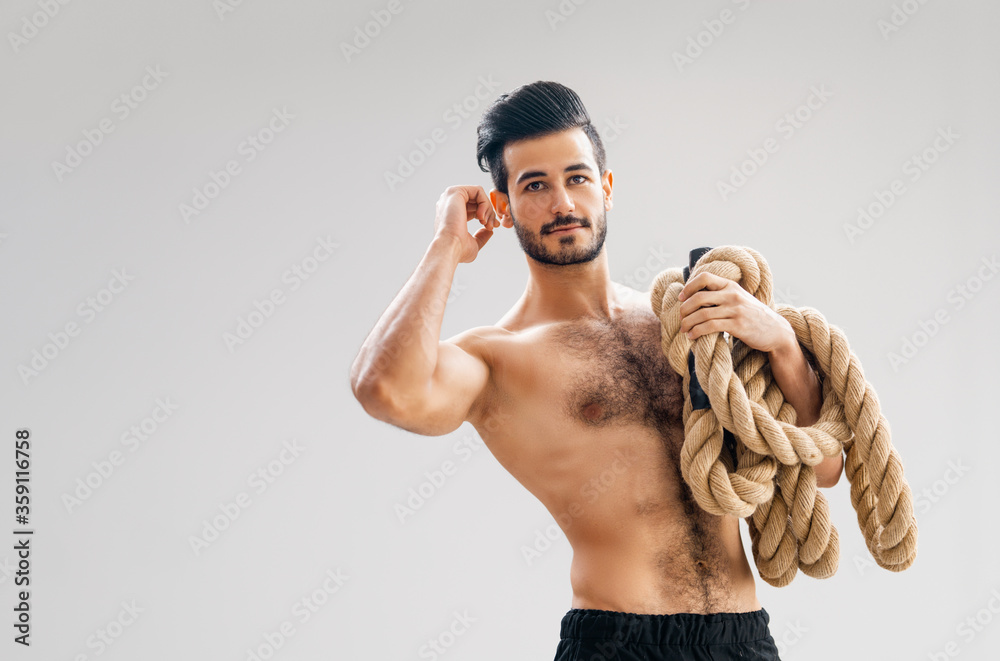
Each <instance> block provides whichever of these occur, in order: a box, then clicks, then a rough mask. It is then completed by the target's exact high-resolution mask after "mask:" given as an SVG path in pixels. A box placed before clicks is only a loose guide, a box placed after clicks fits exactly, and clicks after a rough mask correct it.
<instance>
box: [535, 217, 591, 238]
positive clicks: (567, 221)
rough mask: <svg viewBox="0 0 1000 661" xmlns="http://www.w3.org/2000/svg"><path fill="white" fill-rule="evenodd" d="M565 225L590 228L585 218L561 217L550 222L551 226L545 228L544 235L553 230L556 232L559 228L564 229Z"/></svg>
mask: <svg viewBox="0 0 1000 661" xmlns="http://www.w3.org/2000/svg"><path fill="white" fill-rule="evenodd" d="M567 225H579V226H580V227H590V222H589V221H588V220H587V219H586V218H577V217H576V216H563V217H562V218H559V219H557V220H554V221H552V224H551V225H549V226H548V227H546V228H545V230H544V232H543V233H544V234H548V233H549V232H551V231H553V230H557V229H559V228H560V227H566V226H567Z"/></svg>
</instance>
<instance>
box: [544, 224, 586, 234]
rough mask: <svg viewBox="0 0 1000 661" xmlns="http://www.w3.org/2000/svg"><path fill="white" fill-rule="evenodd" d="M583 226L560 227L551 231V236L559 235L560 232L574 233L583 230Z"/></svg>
mask: <svg viewBox="0 0 1000 661" xmlns="http://www.w3.org/2000/svg"><path fill="white" fill-rule="evenodd" d="M582 227H583V225H569V226H566V227H559V228H556V229H554V230H549V234H559V233H560V232H572V231H573V230H578V229H581V228H582Z"/></svg>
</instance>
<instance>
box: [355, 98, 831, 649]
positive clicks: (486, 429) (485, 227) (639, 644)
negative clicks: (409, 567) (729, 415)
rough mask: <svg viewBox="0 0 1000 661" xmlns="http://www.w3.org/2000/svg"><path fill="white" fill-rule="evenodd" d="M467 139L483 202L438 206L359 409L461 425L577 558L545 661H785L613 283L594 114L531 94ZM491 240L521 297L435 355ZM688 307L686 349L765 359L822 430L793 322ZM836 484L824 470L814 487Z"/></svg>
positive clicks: (470, 199)
mask: <svg viewBox="0 0 1000 661" xmlns="http://www.w3.org/2000/svg"><path fill="white" fill-rule="evenodd" d="M478 135H479V139H478V146H477V156H478V158H479V163H480V167H481V168H483V170H484V171H488V172H490V174H491V176H492V179H493V184H494V187H495V188H494V190H492V191H491V192H490V194H489V196H487V194H486V191H485V190H484V189H483V188H481V187H479V186H452V187H450V188H448V189H447V190H445V192H444V193H443V194H442V195H441V197H440V198H439V199H438V202H437V214H436V217H435V221H434V226H435V233H434V238H433V240H432V241H431V242H430V246H429V247H428V249H427V251H426V253H425V254H424V257H423V259H422V260H421V261H420V264H419V265H418V266H417V268H416V270H415V271H414V272H413V274H412V275H411V277H410V279H409V280H408V281H407V283H406V285H405V286H404V287H403V289H402V290H401V291H400V293H399V294H398V295H397V296H396V298H395V300H393V302H392V303H391V305H390V306H389V307H388V309H387V310H386V311H385V313H384V314H383V315H382V317H381V318H380V319H379V321H378V323H377V324H376V326H375V328H374V329H373V330H372V332H371V334H370V335H369V336H368V338H367V339H366V341H365V342H364V344H363V346H362V347H361V350H360V352H359V354H358V357H357V358H356V360H355V362H354V364H353V366H352V368H351V384H352V388H353V391H354V394H355V396H356V397H357V399H358V400H359V401H360V402H361V404H362V406H363V407H364V409H365V411H367V412H368V413H369V414H370V415H372V416H374V417H375V418H378V419H379V420H383V421H385V422H388V423H391V424H393V425H395V426H397V427H401V428H402V429H406V430H408V431H411V432H414V433H416V434H424V435H429V436H437V435H442V434H447V433H449V432H452V431H454V430H456V429H457V428H458V427H459V426H460V425H461V424H462V423H463V422H465V421H468V422H469V423H471V424H472V425H473V426H474V427H475V428H476V430H477V431H478V432H479V435H480V436H481V437H482V439H483V441H484V442H485V444H486V446H487V447H488V448H489V449H490V451H491V452H492V453H493V455H494V456H495V457H496V459H497V460H498V461H499V462H500V463H501V465H503V467H504V468H506V469H507V470H508V471H509V472H510V473H511V475H513V476H514V477H515V478H516V479H517V480H518V481H519V482H520V483H521V484H522V485H524V487H525V488H526V489H528V490H529V491H530V492H531V493H532V494H534V495H535V496H536V497H537V498H538V499H539V500H540V501H541V502H542V503H543V504H544V505H545V507H546V508H547V509H548V511H549V512H550V513H551V514H552V516H553V517H554V518H555V520H556V521H557V522H558V524H559V526H560V527H561V528H562V530H563V532H564V533H565V534H566V538H567V539H568V540H569V542H570V544H571V546H572V548H573V562H572V566H571V569H570V582H571V584H572V589H573V600H572V604H571V609H570V610H569V612H568V613H567V614H566V615H565V616H564V617H563V620H562V624H561V640H560V643H559V647H558V650H557V655H556V659H557V661H569V660H570V659H588V660H589V659H592V658H602V659H609V660H610V659H640V658H641V659H667V658H670V659H707V658H712V659H730V658H732V659H736V658H739V659H743V660H744V661H746V660H748V659H777V658H778V655H777V649H776V647H775V645H774V641H773V638H772V637H771V635H770V632H769V630H768V621H769V617H768V614H767V612H766V611H765V610H764V609H763V607H762V606H761V603H760V602H759V601H758V600H757V596H756V591H755V586H754V576H753V573H752V571H751V569H750V565H749V563H748V562H747V558H746V555H745V554H744V552H743V544H742V541H741V539H740V526H739V519H738V518H737V517H734V516H722V517H720V516H715V515H710V514H708V513H707V512H705V511H704V510H702V509H701V508H700V507H699V506H698V505H697V504H696V503H695V501H694V499H693V496H692V494H691V491H690V489H689V488H688V486H687V484H686V483H685V482H684V480H683V479H682V477H681V472H680V464H679V456H680V449H681V445H682V444H683V442H684V430H683V424H682V421H681V409H682V406H683V398H682V393H681V377H680V376H679V375H677V374H676V373H674V371H673V370H672V369H671V367H670V366H669V364H668V363H667V360H666V358H665V357H664V356H663V354H662V352H661V350H660V321H659V319H657V317H656V316H655V315H654V314H653V311H652V307H651V304H650V301H649V294H648V293H641V292H638V291H635V290H633V289H629V288H627V287H624V286H622V285H619V284H617V283H613V282H612V281H611V279H610V276H609V271H608V259H607V251H606V250H605V247H604V238H605V234H606V231H607V211H608V210H610V209H611V206H612V181H613V179H612V173H611V170H608V169H606V168H605V154H604V148H603V146H602V144H601V139H600V136H599V135H598V133H597V131H596V130H595V129H594V127H593V125H592V124H591V122H590V117H589V115H588V114H587V111H586V109H585V108H584V106H583V104H582V102H581V101H580V99H579V97H578V96H577V95H576V94H575V93H574V92H573V91H572V90H570V89H569V88H566V87H564V86H562V85H559V84H558V83H551V82H537V83H532V84H530V85H524V86H522V87H520V88H517V89H516V90H514V91H512V92H510V93H509V94H504V95H501V96H500V97H499V98H498V99H497V100H496V102H494V104H493V105H492V106H491V107H490V108H489V109H488V110H487V111H486V113H485V114H484V116H483V119H482V122H481V123H480V125H479V129H478ZM484 165H485V167H484ZM473 219H475V220H476V221H478V223H479V224H480V225H481V226H482V227H480V228H479V229H478V231H476V233H475V235H473V234H471V233H470V231H469V230H468V229H467V227H468V223H469V222H470V221H472V220H473ZM501 227H503V228H513V229H514V230H515V232H516V234H517V237H518V240H519V242H520V244H521V248H522V249H523V250H524V253H525V257H526V259H527V263H528V281H527V286H526V287H525V290H524V293H523V294H522V296H521V298H520V299H519V300H518V301H517V302H516V303H515V304H514V305H513V307H512V308H511V309H510V310H509V311H508V312H507V314H505V315H504V316H503V318H502V319H500V320H499V321H498V322H496V323H495V324H494V325H492V326H483V327H478V328H473V329H470V330H468V331H465V332H463V333H460V334H458V335H456V336H454V337H451V338H449V339H447V340H445V341H440V334H441V322H442V318H443V316H444V303H445V301H446V300H447V297H448V293H449V290H450V288H451V285H452V279H453V277H454V274H455V270H456V268H457V266H458V264H460V263H468V262H472V261H473V260H475V258H476V256H477V255H478V254H479V251H480V250H482V249H483V247H484V246H485V245H486V243H487V241H489V239H490V238H491V237H492V235H493V232H494V231H495V230H497V229H499V228H501ZM682 301H683V303H682V305H681V315H682V325H681V331H682V332H688V333H689V334H690V337H691V338H697V337H700V336H702V335H705V334H707V333H716V332H721V331H725V332H728V333H729V334H730V335H731V336H734V337H737V338H739V339H741V340H742V341H743V342H745V343H746V344H748V345H749V346H751V347H754V348H756V349H759V350H761V351H766V352H767V353H768V356H769V358H770V364H771V369H772V371H773V374H774V377H775V379H776V380H777V382H778V385H779V387H780V388H781V391H782V393H783V394H784V395H785V398H786V399H787V400H788V401H789V403H790V404H791V405H792V406H793V408H794V409H795V410H796V413H797V424H799V425H800V426H806V425H809V424H812V423H813V422H815V421H816V420H817V419H818V417H819V410H820V404H821V399H820V387H819V381H818V379H817V377H816V375H815V374H814V373H813V371H812V369H811V368H810V366H809V364H808V362H807V361H806V358H805V356H804V355H803V353H802V351H801V349H800V347H799V344H798V342H797V340H796V338H795V334H794V332H793V331H792V329H791V326H790V325H789V324H788V322H787V321H785V320H784V319H783V318H782V317H781V316H780V315H778V314H777V313H775V312H774V311H772V310H771V309H769V308H768V307H767V306H765V305H763V304H762V303H760V302H759V301H757V300H756V299H754V298H753V297H752V296H751V295H750V294H748V293H747V292H746V291H745V290H743V289H742V288H740V287H739V286H738V285H737V284H736V283H734V282H731V281H729V280H725V279H723V278H719V277H716V276H713V275H711V274H708V273H702V274H699V275H698V276H696V277H694V278H691V279H690V280H689V281H688V282H687V283H686V285H685V287H684V290H683V292H682ZM842 467H843V463H842V459H841V458H840V457H830V458H827V459H826V460H825V461H824V462H823V463H821V464H820V465H819V466H817V467H816V473H817V478H818V483H819V485H820V486H821V487H830V486H833V485H834V484H836V483H837V481H838V480H839V477H840V473H841V470H842ZM597 479H599V480H600V482H597V481H595V480H597ZM597 484H599V485H600V488H599V489H598V488H595V485H597ZM609 611H610V612H609ZM602 637H603V639H602ZM709 644H710V645H712V647H711V648H707V647H706V645H709ZM709 649H711V652H710V653H709V652H708V650H709Z"/></svg>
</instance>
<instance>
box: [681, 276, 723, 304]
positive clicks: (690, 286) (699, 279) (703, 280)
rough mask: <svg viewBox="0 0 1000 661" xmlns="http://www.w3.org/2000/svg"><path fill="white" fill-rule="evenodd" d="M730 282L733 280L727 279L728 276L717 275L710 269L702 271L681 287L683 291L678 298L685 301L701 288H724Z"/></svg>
mask: <svg viewBox="0 0 1000 661" xmlns="http://www.w3.org/2000/svg"><path fill="white" fill-rule="evenodd" d="M730 282H732V280H727V279H726V278H723V277H721V276H718V275H715V274H714V273H709V272H708V271H702V272H701V273H699V274H698V275H696V276H694V277H693V278H691V279H689V280H688V281H687V282H686V283H685V284H684V288H683V289H681V293H680V295H679V296H678V297H677V298H678V300H681V301H683V300H686V299H688V298H691V296H693V295H694V293H695V292H697V291H699V290H701V289H709V290H716V289H722V288H723V287H725V286H726V285H727V284H728V283H730Z"/></svg>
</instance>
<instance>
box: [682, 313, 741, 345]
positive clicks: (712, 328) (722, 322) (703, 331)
mask: <svg viewBox="0 0 1000 661" xmlns="http://www.w3.org/2000/svg"><path fill="white" fill-rule="evenodd" d="M729 323H730V318H729V317H723V318H720V319H710V320H708V321H704V322H702V323H700V324H696V325H695V326H694V327H692V328H691V329H690V330H688V331H686V332H685V331H682V332H685V333H686V335H687V336H688V338H690V339H692V340H696V339H698V338H699V337H702V336H703V335H710V334H712V333H725V332H727V328H728V327H729ZM731 334H732V333H730V335H731Z"/></svg>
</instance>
